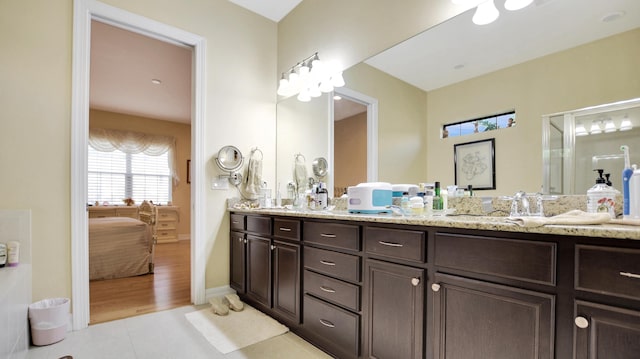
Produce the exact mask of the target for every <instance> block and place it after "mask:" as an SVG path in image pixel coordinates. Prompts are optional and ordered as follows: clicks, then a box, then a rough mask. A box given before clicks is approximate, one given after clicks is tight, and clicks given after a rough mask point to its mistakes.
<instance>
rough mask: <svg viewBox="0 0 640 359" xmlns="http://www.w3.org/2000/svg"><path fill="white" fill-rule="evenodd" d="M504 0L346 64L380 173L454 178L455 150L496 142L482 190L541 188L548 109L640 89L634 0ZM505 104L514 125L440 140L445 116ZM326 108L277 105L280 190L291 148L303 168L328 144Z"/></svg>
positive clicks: (408, 179) (639, 19) (324, 103)
mask: <svg viewBox="0 0 640 359" xmlns="http://www.w3.org/2000/svg"><path fill="white" fill-rule="evenodd" d="M503 4H504V1H502V0H498V1H496V6H497V7H498V9H499V10H500V17H499V18H498V20H497V21H496V22H494V23H492V24H489V25H484V26H478V25H474V24H473V22H472V20H471V18H472V16H473V12H474V11H473V10H470V11H468V12H465V13H462V14H460V15H458V16H456V17H454V18H452V19H449V20H447V21H446V22H444V23H442V24H439V25H437V26H434V27H432V28H430V29H427V30H426V31H424V32H423V33H421V34H417V35H416V36H414V37H412V38H410V39H408V40H407V41H405V42H402V43H400V44H398V45H396V46H394V47H393V48H390V49H388V50H386V51H384V52H382V53H380V54H378V55H376V56H373V57H371V58H369V59H365V60H364V61H363V62H362V63H360V64H357V65H355V66H353V67H351V68H349V69H347V70H346V71H345V72H344V74H343V76H344V79H345V81H346V84H347V85H346V87H347V88H349V89H351V90H354V91H357V92H359V93H362V94H365V95H367V96H370V97H371V98H375V99H376V100H377V101H378V126H377V132H378V133H377V139H378V141H377V142H378V149H377V154H378V162H377V165H378V168H377V179H378V180H380V181H385V182H391V183H418V182H433V181H440V182H441V183H443V185H450V184H454V159H453V153H454V151H453V148H454V146H455V145H456V144H457V143H464V142H472V141H477V140H483V139H488V138H495V151H496V190H492V191H486V192H484V193H486V194H487V195H499V194H513V193H515V192H516V191H519V190H525V191H538V190H540V189H541V187H542V185H543V169H542V168H543V166H542V163H543V145H542V134H543V125H542V122H543V121H542V117H543V116H544V115H546V114H551V113H561V112H565V111H570V110H572V109H577V108H585V107H589V106H594V105H598V104H604V103H613V102H617V101H621V100H628V99H632V98H636V97H640V82H639V81H638V78H640V66H637V59H638V58H640V1H637V0H608V1H589V2H584V1H582V0H536V1H534V3H533V4H531V5H530V6H529V7H527V8H525V9H522V10H519V11H516V12H509V11H506V10H505V9H504V6H503ZM374 35H375V34H374ZM509 110H515V111H516V116H517V126H516V127H514V128H509V129H505V130H504V131H491V132H487V133H479V134H474V135H470V136H461V137H457V138H446V139H443V138H441V133H440V130H441V128H442V126H443V125H444V124H447V123H454V122H459V121H464V120H469V119H473V118H478V117H482V116H488V115H492V114H497V113H501V112H505V111H509ZM330 111H333V109H332V100H331V98H330V97H329V96H328V95H324V96H323V97H322V98H319V99H313V100H312V101H311V102H307V103H300V102H297V103H296V99H295V98H289V99H284V100H282V101H280V102H279V103H278V106H277V167H278V168H277V172H276V176H277V181H278V182H280V183H281V186H283V189H284V186H285V184H286V182H287V179H288V178H291V168H292V164H293V154H295V153H303V154H304V155H305V156H306V158H307V162H308V163H309V165H310V163H311V161H312V160H313V159H314V158H315V157H317V156H321V155H324V154H329V153H330V151H332V149H331V148H330V147H332V146H330V144H331V143H332V141H333V138H334V135H335V134H334V133H332V130H331V129H330V127H331V126H333V124H332V123H331V121H330V120H329V118H330ZM292 120H293V121H292ZM307 121H312V122H307ZM629 145H630V146H631V144H629ZM631 150H632V152H633V151H634V149H633V147H632V149H631ZM326 158H327V159H330V156H329V155H327V156H326ZM332 162H333V161H331V160H330V161H329V168H331V169H333V166H334V163H332ZM331 176H333V173H332V172H331V171H330V172H329V177H331ZM355 184H356V183H353V184H351V185H355ZM283 193H284V192H283ZM484 193H481V194H479V195H484Z"/></svg>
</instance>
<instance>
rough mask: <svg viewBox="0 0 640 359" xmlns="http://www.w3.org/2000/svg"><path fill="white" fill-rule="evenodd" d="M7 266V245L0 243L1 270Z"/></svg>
mask: <svg viewBox="0 0 640 359" xmlns="http://www.w3.org/2000/svg"><path fill="white" fill-rule="evenodd" d="M6 264H7V245H6V244H4V243H0V268H2V267H4V266H5V265H6Z"/></svg>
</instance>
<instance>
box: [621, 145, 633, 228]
mask: <svg viewBox="0 0 640 359" xmlns="http://www.w3.org/2000/svg"><path fill="white" fill-rule="evenodd" d="M620 150H621V151H623V152H624V169H623V170H622V218H629V214H630V207H629V206H630V201H631V198H630V197H629V180H630V179H631V176H633V168H631V161H630V160H629V146H627V145H622V146H620Z"/></svg>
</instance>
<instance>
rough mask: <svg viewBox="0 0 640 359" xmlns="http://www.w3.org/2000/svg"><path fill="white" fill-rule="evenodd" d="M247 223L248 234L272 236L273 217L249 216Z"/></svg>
mask: <svg viewBox="0 0 640 359" xmlns="http://www.w3.org/2000/svg"><path fill="white" fill-rule="evenodd" d="M246 221H247V222H246V223H247V224H246V226H247V231H248V232H252V233H256V234H265V235H271V217H259V216H247V218H246Z"/></svg>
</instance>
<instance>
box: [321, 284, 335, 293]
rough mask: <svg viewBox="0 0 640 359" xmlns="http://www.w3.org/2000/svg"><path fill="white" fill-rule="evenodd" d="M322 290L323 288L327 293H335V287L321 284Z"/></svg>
mask: <svg viewBox="0 0 640 359" xmlns="http://www.w3.org/2000/svg"><path fill="white" fill-rule="evenodd" d="M320 290H322V291H323V292H327V293H335V292H336V291H335V289H333V288H329V287H325V286H323V285H321V286H320Z"/></svg>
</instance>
